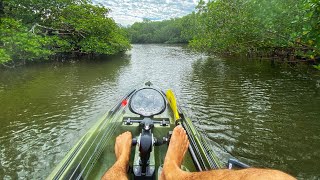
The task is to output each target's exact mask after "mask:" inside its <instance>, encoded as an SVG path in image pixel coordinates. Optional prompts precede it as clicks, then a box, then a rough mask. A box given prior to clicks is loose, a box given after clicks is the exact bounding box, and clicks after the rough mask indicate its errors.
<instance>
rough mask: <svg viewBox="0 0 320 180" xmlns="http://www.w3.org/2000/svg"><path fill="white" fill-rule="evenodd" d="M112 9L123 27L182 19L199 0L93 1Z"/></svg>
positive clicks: (116, 19) (115, 17)
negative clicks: (143, 21)
mask: <svg viewBox="0 0 320 180" xmlns="http://www.w3.org/2000/svg"><path fill="white" fill-rule="evenodd" d="M92 1H93V3H95V4H98V3H100V4H102V5H104V6H106V7H107V8H110V9H111V12H110V16H111V17H112V18H113V19H114V20H115V21H116V22H117V23H119V24H121V25H124V26H126V25H131V24H133V23H134V22H141V21H142V20H143V18H147V19H150V20H164V19H170V18H175V17H182V16H184V15H187V14H189V13H191V12H192V11H194V10H195V7H196V5H197V4H198V1H199V0H92Z"/></svg>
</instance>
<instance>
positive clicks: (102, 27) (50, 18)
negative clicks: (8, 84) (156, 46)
mask: <svg viewBox="0 0 320 180" xmlns="http://www.w3.org/2000/svg"><path fill="white" fill-rule="evenodd" d="M0 5H3V7H4V8H3V14H2V16H3V17H2V18H1V25H0V37H1V39H0V48H1V54H3V55H4V56H3V58H2V59H1V62H7V61H10V60H14V62H17V61H21V62H25V61H33V60H37V59H40V60H45V59H48V57H49V56H50V55H54V54H57V53H73V54H107V55H111V54H116V53H119V52H123V51H126V50H127V49H129V48H130V43H129V40H128V37H127V35H126V32H125V31H124V30H123V29H121V28H120V27H119V26H118V25H116V23H115V22H114V21H113V19H111V18H109V17H108V12H109V9H107V8H105V7H103V6H100V5H93V4H91V1H89V0H50V1H47V0H23V1H21V0H4V1H1V4H0ZM8 57H9V58H8ZM1 62H0V63H1Z"/></svg>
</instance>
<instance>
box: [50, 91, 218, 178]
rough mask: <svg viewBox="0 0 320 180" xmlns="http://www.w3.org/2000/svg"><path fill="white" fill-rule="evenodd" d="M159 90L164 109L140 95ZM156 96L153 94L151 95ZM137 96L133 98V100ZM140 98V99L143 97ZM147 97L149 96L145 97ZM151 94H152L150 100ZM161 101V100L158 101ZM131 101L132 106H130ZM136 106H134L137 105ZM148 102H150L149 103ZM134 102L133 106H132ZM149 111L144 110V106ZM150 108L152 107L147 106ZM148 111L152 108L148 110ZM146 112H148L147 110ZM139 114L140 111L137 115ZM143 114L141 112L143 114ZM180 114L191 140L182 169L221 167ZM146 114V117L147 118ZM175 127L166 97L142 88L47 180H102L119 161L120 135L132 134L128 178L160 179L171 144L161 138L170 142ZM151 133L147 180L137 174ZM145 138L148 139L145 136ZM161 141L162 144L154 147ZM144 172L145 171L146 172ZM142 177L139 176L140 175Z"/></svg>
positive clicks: (82, 141)
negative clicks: (117, 153) (116, 143)
mask: <svg viewBox="0 0 320 180" xmlns="http://www.w3.org/2000/svg"><path fill="white" fill-rule="evenodd" d="M143 89H146V90H145V91H150V92H151V91H157V92H158V93H159V94H161V96H162V97H163V99H164V103H165V104H164V106H163V107H161V108H162V109H161V108H159V107H158V105H156V103H155V102H151V103H149V104H148V103H147V105H146V103H145V102H142V103H141V102H138V101H141V100H142V101H143V100H144V98H142V97H143V95H142V96H141V95H137V94H139V93H137V92H138V91H140V90H143ZM152 93H153V92H152ZM133 96H134V98H132V97H133ZM140 96H141V97H140ZM155 96H157V95H154V96H152V98H153V99H152V98H151V99H152V101H157V102H158V104H159V103H160V104H161V103H162V101H161V100H159V97H155ZM146 97H147V96H146ZM150 97H151V95H149V97H147V98H150ZM157 98H158V99H157ZM128 102H129V103H128ZM135 102H137V103H136V104H132V103H135ZM146 102H147V101H146ZM130 103H131V104H130ZM142 106H143V107H146V108H141V107H142ZM147 106H150V107H151V108H149V107H147ZM148 108H149V109H148ZM145 109H147V110H145ZM137 111H139V112H138V113H137ZM140 111H141V112H140ZM148 111H154V113H156V114H152V115H150V114H148V113H149V112H148ZM179 113H180V115H181V122H180V123H181V124H182V126H183V127H184V128H185V130H186V132H187V134H188V138H189V141H190V146H189V151H187V153H186V155H185V157H184V161H183V163H182V167H183V169H184V170H187V171H191V172H193V171H201V170H206V169H212V168H221V167H222V165H221V163H220V162H219V161H218V160H217V158H216V157H215V155H214V154H213V152H212V151H211V150H210V149H209V148H208V145H207V144H206V142H205V141H204V140H203V139H202V138H201V136H200V134H199V133H198V132H197V131H196V129H195V128H194V126H193V125H192V123H191V120H190V119H188V118H186V117H184V115H183V114H182V113H181V112H179ZM144 115H147V116H144ZM150 122H151V125H152V128H151V130H149V129H148V128H149V126H148V125H149V124H148V125H146V124H144V126H143V127H142V125H141V124H143V123H150ZM175 126H176V121H175V116H174V112H173V110H172V109H171V108H170V105H169V102H168V100H167V99H166V96H165V94H164V93H163V92H162V91H161V90H157V89H155V88H153V87H143V88H141V89H135V90H133V91H131V92H129V93H128V94H127V95H126V96H124V97H123V99H122V100H121V101H120V102H119V103H117V104H116V106H115V107H114V108H112V109H111V110H110V111H109V112H108V113H106V114H105V115H104V116H103V117H102V118H101V119H100V120H98V122H97V123H96V124H95V125H94V126H93V127H92V128H91V129H90V130H89V131H88V132H87V133H86V134H85V135H84V136H83V137H82V138H81V139H80V140H79V142H78V143H77V144H76V145H75V146H74V147H73V148H72V149H71V150H70V151H69V152H68V154H67V155H66V157H65V158H64V159H63V160H62V161H61V162H60V163H59V164H58V166H57V167H56V168H55V169H54V171H53V172H52V173H51V174H50V175H49V177H48V179H88V178H89V179H101V177H102V176H103V174H104V173H105V172H106V170H108V169H109V168H110V167H111V166H112V165H113V164H114V163H115V161H116V157H115V152H114V144H115V139H116V137H117V136H118V135H120V134H121V133H123V132H126V131H129V132H131V133H132V137H133V138H134V139H136V140H137V143H136V144H134V145H133V146H132V148H131V154H130V156H131V157H130V162H129V166H130V168H129V171H128V176H129V177H130V179H158V173H159V172H158V169H159V167H161V165H162V164H163V162H164V158H165V155H166V152H167V149H168V142H166V141H163V142H162V140H161V139H164V140H165V139H168V138H169V137H170V132H172V130H173V128H174V127H175ZM148 133H149V134H150V133H152V136H151V137H152V141H153V146H152V150H151V152H149V153H150V158H149V159H148V162H147V164H148V168H149V170H148V171H147V172H149V171H150V172H151V171H152V169H154V173H153V175H152V176H150V177H147V175H146V174H147V173H142V175H141V176H137V175H136V174H137V172H139V170H137V169H139V168H140V171H141V169H144V168H145V165H141V164H143V163H142V161H143V157H139V156H140V155H139V150H140V149H139V145H140V146H142V145H141V144H142V143H143V141H145V140H143V138H145V137H146V138H147V139H148V138H150V137H149V136H147V135H148ZM144 135H145V136H144ZM157 139H158V141H159V142H162V145H161V143H160V145H155V144H156V143H154V142H155V141H156V140H157ZM143 172H146V170H144V171H143ZM138 174H139V173H138Z"/></svg>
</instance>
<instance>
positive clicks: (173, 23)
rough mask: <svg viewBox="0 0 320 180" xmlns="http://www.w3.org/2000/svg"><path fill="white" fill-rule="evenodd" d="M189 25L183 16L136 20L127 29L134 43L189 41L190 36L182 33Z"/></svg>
mask: <svg viewBox="0 0 320 180" xmlns="http://www.w3.org/2000/svg"><path fill="white" fill-rule="evenodd" d="M186 26H187V24H186V21H184V19H182V18H176V19H171V20H164V21H149V20H144V21H143V22H136V23H134V24H133V25H132V26H131V27H129V28H128V29H127V31H128V34H129V36H130V39H131V41H132V42H133V43H187V42H188V40H189V38H190V37H188V36H186V35H184V34H182V31H183V29H184V28H185V27H186Z"/></svg>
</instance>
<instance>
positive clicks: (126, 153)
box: [101, 131, 132, 180]
mask: <svg viewBox="0 0 320 180" xmlns="http://www.w3.org/2000/svg"><path fill="white" fill-rule="evenodd" d="M131 144H132V135H131V133H130V132H128V131H127V132H124V133H122V134H120V135H119V136H118V137H117V138H116V144H115V145H114V151H115V154H116V157H117V161H116V162H115V163H114V164H113V166H112V167H111V168H110V169H109V170H108V171H107V172H105V173H104V175H103V176H102V178H101V179H103V180H107V179H108V180H127V179H128V177H127V170H128V169H127V168H128V164H129V158H130V151H131Z"/></svg>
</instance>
